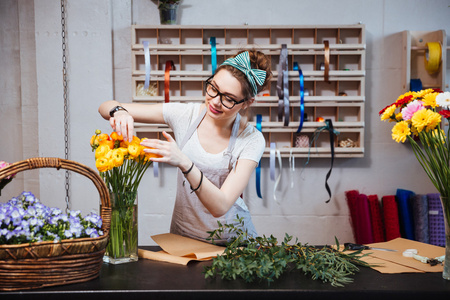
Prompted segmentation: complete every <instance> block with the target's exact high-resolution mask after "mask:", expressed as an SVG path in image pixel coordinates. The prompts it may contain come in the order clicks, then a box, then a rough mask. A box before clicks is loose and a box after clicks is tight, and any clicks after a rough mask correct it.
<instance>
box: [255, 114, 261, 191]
mask: <svg viewBox="0 0 450 300" xmlns="http://www.w3.org/2000/svg"><path fill="white" fill-rule="evenodd" d="M261 122H262V115H256V129H257V130H259V132H262V128H261ZM256 195H257V196H258V198H261V199H262V196H261V160H260V161H259V162H258V166H257V167H256Z"/></svg>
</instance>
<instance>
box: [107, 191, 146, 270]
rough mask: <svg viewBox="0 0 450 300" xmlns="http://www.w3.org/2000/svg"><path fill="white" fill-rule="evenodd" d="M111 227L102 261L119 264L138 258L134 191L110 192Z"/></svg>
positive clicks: (135, 197)
mask: <svg viewBox="0 0 450 300" xmlns="http://www.w3.org/2000/svg"><path fill="white" fill-rule="evenodd" d="M110 197H111V228H110V232H109V237H110V238H109V243H108V246H107V247H106V252H105V256H104V257H103V261H104V262H106V263H110V264H121V263H127V262H134V261H137V260H138V211H137V195H136V193H134V194H133V193H122V194H117V193H110Z"/></svg>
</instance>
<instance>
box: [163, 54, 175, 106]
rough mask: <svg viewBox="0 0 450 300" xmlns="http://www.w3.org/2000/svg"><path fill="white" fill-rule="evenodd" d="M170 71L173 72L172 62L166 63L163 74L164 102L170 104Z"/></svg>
mask: <svg viewBox="0 0 450 300" xmlns="http://www.w3.org/2000/svg"><path fill="white" fill-rule="evenodd" d="M170 70H175V65H174V63H173V61H171V60H168V61H166V70H165V72H164V102H165V103H168V102H170Z"/></svg>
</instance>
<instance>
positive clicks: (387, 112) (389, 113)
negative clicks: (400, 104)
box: [381, 104, 397, 121]
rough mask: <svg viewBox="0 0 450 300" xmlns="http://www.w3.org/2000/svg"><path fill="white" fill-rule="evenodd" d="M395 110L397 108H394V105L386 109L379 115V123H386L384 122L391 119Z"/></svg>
mask: <svg viewBox="0 0 450 300" xmlns="http://www.w3.org/2000/svg"><path fill="white" fill-rule="evenodd" d="M396 108H397V107H396V106H395V104H393V105H391V106H389V107H388V108H386V110H385V111H384V112H383V113H382V114H381V121H386V120H389V119H391V117H392V115H393V114H394V113H395V109H396Z"/></svg>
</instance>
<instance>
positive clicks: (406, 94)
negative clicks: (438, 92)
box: [396, 92, 416, 102]
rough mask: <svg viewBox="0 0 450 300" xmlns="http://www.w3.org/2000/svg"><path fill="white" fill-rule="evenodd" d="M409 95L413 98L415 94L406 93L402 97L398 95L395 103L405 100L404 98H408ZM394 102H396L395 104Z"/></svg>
mask: <svg viewBox="0 0 450 300" xmlns="http://www.w3.org/2000/svg"><path fill="white" fill-rule="evenodd" d="M410 95H413V97H415V95H416V94H415V92H407V93H404V94H403V95H400V96H399V97H398V98H397V101H399V100H401V99H403V98H405V97H408V96H410ZM397 101H396V102H397Z"/></svg>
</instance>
